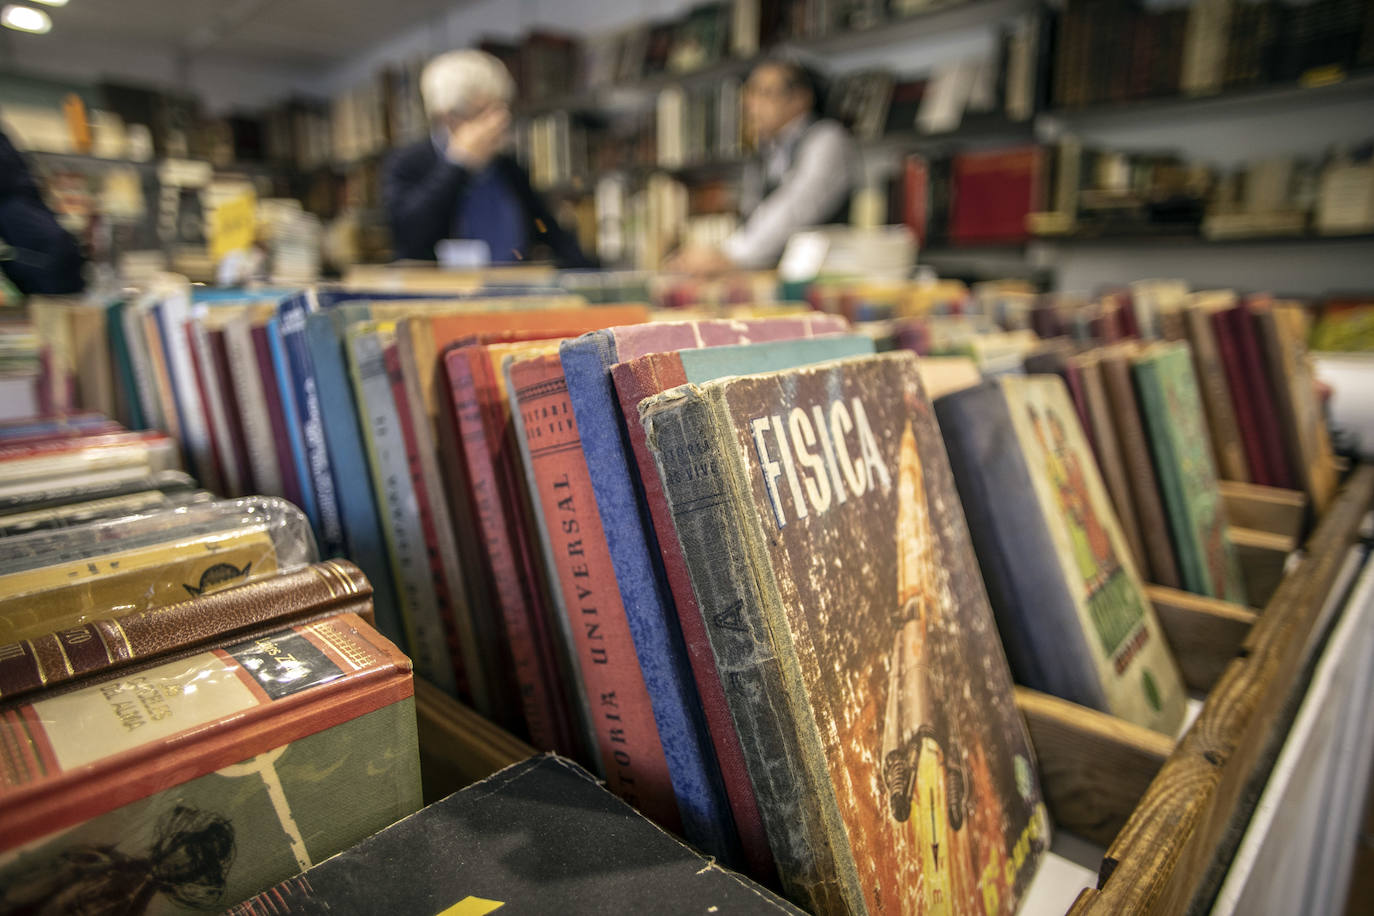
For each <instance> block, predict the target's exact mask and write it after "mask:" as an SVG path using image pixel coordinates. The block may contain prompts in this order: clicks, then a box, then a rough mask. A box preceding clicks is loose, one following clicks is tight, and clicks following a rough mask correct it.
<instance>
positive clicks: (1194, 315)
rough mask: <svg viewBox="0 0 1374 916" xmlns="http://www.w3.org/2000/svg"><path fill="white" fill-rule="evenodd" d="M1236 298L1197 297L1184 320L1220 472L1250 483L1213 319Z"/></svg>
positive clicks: (1247, 463) (1210, 295) (1247, 462)
mask: <svg viewBox="0 0 1374 916" xmlns="http://www.w3.org/2000/svg"><path fill="white" fill-rule="evenodd" d="M1234 298H1235V297H1234V296H1233V295H1231V294H1230V293H1224V294H1221V296H1220V297H1218V296H1217V295H1216V294H1212V293H1199V294H1196V295H1194V296H1193V297H1192V301H1191V302H1190V303H1189V304H1188V306H1187V308H1185V309H1184V310H1183V317H1184V321H1185V322H1186V323H1187V326H1188V342H1189V343H1190V344H1192V350H1193V368H1194V370H1195V371H1196V372H1197V379H1198V387H1200V388H1201V389H1202V406H1203V409H1204V410H1205V411H1206V414H1207V428H1208V431H1209V432H1210V434H1211V439H1212V454H1213V456H1214V457H1215V458H1216V462H1217V471H1218V472H1219V473H1220V474H1221V476H1222V478H1223V479H1225V480H1237V481H1240V482H1241V483H1248V482H1249V481H1250V464H1249V461H1248V459H1247V458H1246V457H1245V442H1244V440H1242V439H1241V435H1240V424H1239V423H1237V422H1236V411H1235V407H1234V405H1233V404H1232V400H1231V386H1230V383H1229V382H1227V380H1226V366H1225V365H1224V364H1223V363H1222V360H1221V350H1220V349H1219V347H1218V345H1217V338H1216V333H1215V331H1214V330H1213V328H1212V320H1211V318H1210V315H1211V313H1212V312H1214V311H1216V310H1217V309H1218V308H1229V307H1230V305H1231V304H1234V302H1233V300H1234Z"/></svg>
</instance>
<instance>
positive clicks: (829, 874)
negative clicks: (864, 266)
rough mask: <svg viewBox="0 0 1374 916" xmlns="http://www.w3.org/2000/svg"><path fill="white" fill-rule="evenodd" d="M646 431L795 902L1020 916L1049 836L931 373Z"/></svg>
mask: <svg viewBox="0 0 1374 916" xmlns="http://www.w3.org/2000/svg"><path fill="white" fill-rule="evenodd" d="M640 413H641V417H642V421H643V423H644V426H645V431H646V433H647V437H648V442H649V445H650V447H651V448H652V449H653V452H654V454H655V457H656V460H657V463H658V468H659V473H660V477H661V479H662V482H663V486H664V490H665V492H666V494H667V498H668V503H669V506H670V508H671V511H672V515H673V521H674V523H675V525H676V531H677V536H678V538H679V539H680V540H681V542H682V553H683V556H684V557H685V558H686V561H687V564H688V567H689V570H690V574H691V580H692V586H693V589H694V591H695V593H696V596H697V599H698V603H699V609H700V613H701V616H702V618H703V620H704V621H705V623H706V628H707V632H708V634H709V638H710V641H711V646H712V649H713V651H714V655H715V659H716V665H717V667H718V670H719V674H720V678H721V681H722V683H723V685H724V686H725V692H726V696H727V698H728V700H729V703H730V708H731V712H732V714H733V716H734V719H735V723H736V726H737V728H738V730H739V735H740V740H741V743H742V745H743V748H744V754H745V759H746V761H747V764H748V767H749V772H750V776H751V778H752V781H753V784H754V789H755V791H756V793H757V795H758V801H759V807H760V809H761V811H762V813H763V818H764V824H765V826H766V828H767V831H768V838H769V842H770V843H771V845H772V848H773V853H774V857H775V859H776V862H777V866H778V871H779V874H780V876H781V878H782V881H783V887H784V889H785V890H786V891H787V893H788V894H789V896H791V897H792V898H793V899H794V900H795V901H796V902H797V903H799V904H800V905H802V906H804V907H805V908H807V909H809V910H811V911H812V912H815V913H866V912H867V913H878V912H922V911H924V912H951V913H980V914H982V913H1012V912H1014V911H1015V909H1016V906H1017V904H1018V903H1019V901H1020V899H1021V896H1022V895H1023V894H1024V893H1025V890H1026V888H1027V886H1028V885H1029V883H1030V879H1031V877H1032V876H1033V874H1034V873H1035V870H1036V867H1037V865H1038V862H1039V859H1040V856H1041V854H1042V853H1043V851H1044V848H1045V847H1046V846H1047V845H1048V840H1049V836H1048V830H1049V824H1048V818H1047V816H1046V814H1045V810H1044V807H1043V805H1042V804H1041V800H1040V795H1039V786H1038V782H1037V779H1036V775H1035V763H1034V760H1033V755H1032V752H1031V748H1030V744H1029V741H1028V739H1027V736H1026V732H1025V729H1024V726H1023V725H1022V723H1021V719H1020V716H1019V714H1018V713H1017V711H1016V707H1015V704H1014V702H1013V699H1012V685H1011V676H1010V673H1009V672H1008V670H1007V666H1006V662H1005V658H1004V656H1003V655H1002V652H1001V649H1000V647H999V645H998V642H997V633H996V629H995V627H994V624H993V618H992V614H991V612H990V611H989V608H988V604H987V599H986V597H985V594H984V592H983V589H982V586H981V584H980V582H979V578H978V568H977V564H976V561H975V558H974V555H973V550H972V548H971V545H970V543H969V539H968V531H967V528H966V527H965V524H964V519H963V514H962V512H961V511H960V508H959V500H958V497H957V495H956V493H955V490H954V483H953V480H952V478H951V476H950V471H949V466H948V464H947V461H946V458H945V451H944V447H943V445H942V443H941V440H940V432H939V430H938V429H937V428H936V424H935V416H934V413H933V411H932V410H931V406H930V402H929V400H928V399H927V398H926V395H925V392H924V390H923V388H922V387H921V383H920V377H919V371H918V369H917V366H916V359H915V358H914V357H913V356H912V355H911V354H909V353H902V354H883V355H880V356H865V357H857V358H853V359H847V360H839V361H835V362H829V363H821V364H818V365H815V366H807V367H801V368H797V369H791V370H787V371H783V372H775V373H766V374H761V375H753V376H743V377H736V378H726V379H720V380H718V381H715V382H709V383H707V384H705V385H701V386H691V385H689V386H684V387H680V388H676V389H673V390H671V391H668V392H665V393H663V394H661V395H659V396H657V397H654V398H650V399H649V400H647V401H645V402H643V403H642V404H641V405H640Z"/></svg>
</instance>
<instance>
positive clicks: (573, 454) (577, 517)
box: [509, 354, 681, 829]
mask: <svg viewBox="0 0 1374 916" xmlns="http://www.w3.org/2000/svg"><path fill="white" fill-rule="evenodd" d="M509 385H510V387H509V392H510V397H511V410H512V412H513V413H514V414H515V417H514V418H513V419H514V421H515V423H516V424H517V427H518V428H519V429H520V430H521V432H522V435H521V440H520V447H521V453H522V456H523V457H524V458H525V459H526V461H527V467H528V469H529V472H530V476H529V485H530V490H531V494H530V495H531V499H532V502H534V504H535V505H536V507H537V509H536V511H537V512H538V515H539V519H540V522H541V527H542V529H543V536H544V539H545V546H546V551H547V553H546V556H547V560H548V562H549V581H550V582H551V583H553V584H554V586H555V587H556V588H557V589H558V590H559V592H560V595H561V598H562V605H563V612H564V614H565V615H566V618H567V626H568V629H569V631H570V636H571V639H570V642H571V644H572V645H573V646H574V647H575V649H576V653H577V659H578V665H579V668H580V673H581V677H582V686H583V690H584V691H585V693H586V696H587V705H588V707H589V708H590V710H591V714H592V721H593V727H594V729H595V731H596V737H597V745H598V748H599V750H600V759H601V763H602V765H603V767H604V768H605V773H606V780H607V786H608V787H609V788H610V789H611V791H613V792H615V793H616V794H617V795H619V796H621V797H622V798H624V799H626V801H629V802H630V803H631V804H633V805H635V806H636V807H638V808H640V810H642V811H644V813H645V814H647V815H648V816H649V817H651V818H652V819H653V820H655V821H657V822H658V823H659V824H661V825H664V826H668V827H669V828H670V829H680V825H681V815H680V812H679V810H678V806H677V801H676V798H675V795H674V792H673V784H672V777H671V776H670V773H669V769H668V761H667V758H666V755H665V752H664V748H663V743H662V740H661V738H660V736H659V733H658V728H657V725H656V724H655V721H654V714H653V707H652V704H651V701H650V699H649V691H648V688H647V686H646V685H645V683H644V674H643V672H642V671H641V669H640V667H639V661H638V658H637V657H636V655H635V646H634V639H633V637H632V636H631V634H630V626H629V622H628V621H627V620H626V615H625V607H624V605H623V604H622V603H621V600H620V592H619V589H618V588H617V585H616V580H615V570H614V568H613V567H612V564H611V557H610V550H609V548H608V547H607V546H606V535H605V531H604V529H603V528H602V527H601V519H600V517H599V515H598V514H597V510H596V497H595V495H594V494H593V492H592V484H591V479H590V473H589V472H588V470H587V462H586V459H585V457H584V455H583V452H582V446H581V441H580V440H579V438H578V430H577V425H576V421H575V420H574V417H573V412H572V404H571V402H570V400H569V398H568V388H567V382H566V380H565V379H564V377H563V370H562V366H561V364H560V363H559V360H558V357H557V356H556V355H553V354H550V355H546V356H539V357H532V358H529V359H525V360H519V361H516V362H514V363H513V364H512V365H511V366H510V369H509Z"/></svg>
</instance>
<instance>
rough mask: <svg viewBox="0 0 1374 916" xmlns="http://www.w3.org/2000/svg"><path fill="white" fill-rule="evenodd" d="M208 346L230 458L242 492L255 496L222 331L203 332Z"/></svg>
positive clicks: (214, 329)
mask: <svg viewBox="0 0 1374 916" xmlns="http://www.w3.org/2000/svg"><path fill="white" fill-rule="evenodd" d="M206 334H207V335H208V343H209V345H210V359H211V362H212V363H213V372H214V373H215V379H216V381H217V382H218V383H219V392H220V396H221V397H222V398H223V399H224V414H225V417H224V419H225V423H226V430H227V433H228V437H229V456H228V457H229V458H230V460H232V461H233V462H234V463H235V464H236V465H237V466H238V469H239V475H240V477H239V479H240V486H241V488H242V492H241V493H238V494H228V495H242V496H246V495H248V494H251V493H257V492H258V488H257V485H256V483H255V482H254V480H253V462H252V461H251V460H250V459H249V457H248V437H247V435H246V434H245V433H244V431H243V409H242V407H241V406H240V405H239V396H238V391H237V389H235V387H234V376H233V374H232V373H231V371H230V369H229V346H228V344H227V343H225V340H224V329H223V328H212V329H208V330H207V331H206Z"/></svg>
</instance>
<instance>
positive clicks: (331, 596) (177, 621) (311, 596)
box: [0, 560, 372, 703]
mask: <svg viewBox="0 0 1374 916" xmlns="http://www.w3.org/2000/svg"><path fill="white" fill-rule="evenodd" d="M371 591H372V590H371V588H370V587H369V585H368V583H367V579H366V578H364V577H363V574H362V572H361V570H359V569H358V568H357V567H356V566H354V565H353V564H352V563H349V562H347V561H346V560H331V561H329V562H328V563H319V564H315V565H312V566H308V567H306V568H305V569H303V570H300V571H299V572H292V573H284V574H282V575H280V576H272V577H270V578H267V579H264V580H260V581H258V582H254V583H250V584H248V585H245V586H242V587H240V588H237V589H233V590H232V591H223V592H215V593H214V594H210V595H206V596H204V597H201V598H193V599H191V600H190V601H183V602H180V603H178V604H172V605H168V606H166V607H162V608H156V609H153V610H149V611H142V612H139V613H137V614H131V615H128V616H124V617H117V618H116V617H108V618H103V619H99V620H91V621H88V622H85V623H80V624H77V625H75V626H72V627H69V628H67V629H63V630H56V631H53V632H50V633H46V634H43V635H41V636H35V637H33V638H31V639H26V640H23V641H21V642H17V643H11V644H9V645H6V646H0V698H3V699H4V701H5V702H7V703H8V702H11V701H13V700H15V699H17V698H18V697H20V696H23V695H26V694H29V693H32V692H34V691H37V690H51V689H52V688H54V687H57V686H59V685H62V684H67V683H69V682H72V681H75V680H77V679H79V678H82V677H84V676H86V675H91V674H95V673H97V672H101V673H103V672H108V671H112V670H114V669H116V668H123V667H125V666H128V665H130V664H133V663H135V662H138V661H144V660H147V659H149V658H151V657H154V656H163V655H167V654H170V653H172V652H177V651H181V650H187V649H194V648H197V647H200V646H203V645H206V644H208V643H210V642H212V641H216V640H221V639H226V638H233V639H237V638H239V636H241V635H242V634H243V633H244V631H246V630H248V629H251V628H255V627H259V626H263V625H268V624H280V625H285V624H286V623H287V622H290V621H293V620H298V621H301V622H304V620H305V618H307V617H309V618H315V617H324V616H327V615H331V614H340V613H356V614H359V615H360V616H363V617H370V616H371V606H370V601H369V599H370V596H371Z"/></svg>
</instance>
